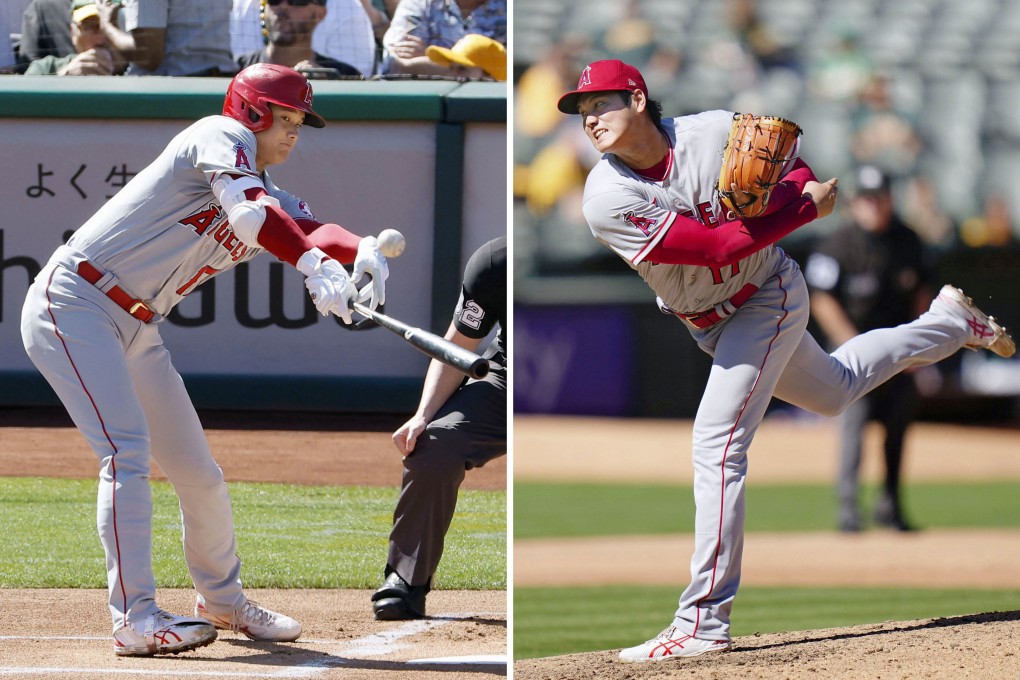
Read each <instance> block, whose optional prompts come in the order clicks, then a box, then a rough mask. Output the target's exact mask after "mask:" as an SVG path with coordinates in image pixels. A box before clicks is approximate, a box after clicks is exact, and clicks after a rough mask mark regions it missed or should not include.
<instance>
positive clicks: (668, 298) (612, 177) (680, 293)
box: [584, 111, 781, 312]
mask: <svg viewBox="0 0 1020 680" xmlns="http://www.w3.org/2000/svg"><path fill="white" fill-rule="evenodd" d="M732 123H733V113H732V112H729V111H707V112H705V113H700V114H697V115H693V116H683V117H680V118H673V119H667V120H664V121H663V128H662V129H663V131H664V132H665V134H666V136H667V138H668V140H669V143H670V146H671V147H672V163H671V164H670V167H669V169H668V171H667V176H666V179H665V180H664V181H662V182H649V181H648V180H645V179H642V178H641V177H640V176H639V175H638V174H637V173H635V172H634V171H633V170H632V169H631V168H628V167H627V166H626V165H624V164H623V163H621V162H620V161H619V160H617V158H616V156H614V155H612V154H607V155H606V156H605V157H604V158H603V159H602V160H601V161H600V162H599V163H598V165H596V166H595V168H594V169H593V170H592V171H591V173H590V174H589V175H588V181H587V182H586V183H585V187H584V216H585V218H586V219H587V220H588V224H589V225H590V226H591V230H592V233H593V234H594V235H595V238H596V239H598V240H599V241H600V242H602V243H603V244H605V245H606V246H608V247H609V248H611V249H612V250H613V251H614V252H615V253H616V254H617V255H619V256H620V257H622V258H623V259H624V260H626V261H627V263H628V264H630V266H631V267H633V268H634V269H635V270H636V271H637V273H638V274H640V275H641V278H643V279H644V280H645V281H646V282H647V283H648V285H649V287H650V288H651V289H652V290H653V291H655V294H656V295H658V296H659V297H660V298H661V299H662V300H663V302H665V303H666V305H668V306H669V307H670V308H672V309H675V310H677V311H681V312H697V311H700V310H703V309H706V308H708V307H711V306H713V305H715V304H717V303H720V302H722V301H724V300H727V299H729V298H731V297H732V296H733V295H734V293H736V292H737V291H738V290H740V289H741V288H742V287H743V286H744V285H745V284H747V283H754V284H755V285H758V286H760V285H761V284H762V283H763V282H764V281H765V279H767V278H768V277H769V276H771V271H772V269H773V268H774V267H775V266H776V263H777V262H778V260H779V259H780V257H781V256H780V254H779V253H778V252H777V249H776V248H775V247H774V246H769V247H767V248H765V249H763V250H760V251H758V252H756V253H754V254H753V255H750V256H749V257H746V258H744V259H743V260H741V261H740V262H739V263H737V264H735V265H731V266H726V267H721V268H719V269H713V268H708V267H697V266H693V265H663V264H655V263H652V262H649V261H647V260H646V259H645V256H646V255H647V254H648V253H649V251H651V250H652V249H653V248H654V247H655V246H656V245H657V244H658V243H659V241H661V240H662V238H663V237H664V236H665V235H666V232H667V230H668V229H669V226H670V224H671V221H672V219H673V216H674V215H676V214H679V215H682V216H684V217H692V218H695V219H698V220H700V221H702V222H703V223H704V224H705V225H706V227H707V228H712V226H714V225H716V224H718V223H719V222H720V221H722V220H723V219H725V215H726V209H725V208H724V207H723V205H722V203H721V202H720V201H719V192H718V191H717V189H716V185H717V183H718V181H719V167H720V165H721V163H722V150H723V147H725V146H726V139H727V137H728V136H729V133H730V126H731V124H732Z"/></svg>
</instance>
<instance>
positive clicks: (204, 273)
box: [177, 265, 219, 295]
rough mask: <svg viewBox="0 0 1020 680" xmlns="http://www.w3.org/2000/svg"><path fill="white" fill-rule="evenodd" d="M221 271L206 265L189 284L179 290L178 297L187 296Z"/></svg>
mask: <svg viewBox="0 0 1020 680" xmlns="http://www.w3.org/2000/svg"><path fill="white" fill-rule="evenodd" d="M218 271H219V269H215V268H213V267H210V266H208V265H206V266H205V267H202V268H201V269H199V270H198V273H197V274H195V275H194V276H192V277H191V279H189V280H188V282H187V283H185V284H184V285H183V286H181V287H180V288H178V289H177V294H178V295H187V294H188V293H190V292H191V291H193V290H195V288H196V287H197V286H198V284H200V283H202V282H203V281H205V280H206V279H208V278H209V277H211V276H215V275H216V272H218Z"/></svg>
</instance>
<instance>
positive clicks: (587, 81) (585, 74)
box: [577, 66, 591, 90]
mask: <svg viewBox="0 0 1020 680" xmlns="http://www.w3.org/2000/svg"><path fill="white" fill-rule="evenodd" d="M590 85H591V66H585V67H584V70H583V71H581V78H580V79H579V80H578V81H577V89H579V90H580V89H582V88H584V87H585V86H590Z"/></svg>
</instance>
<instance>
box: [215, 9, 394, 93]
mask: <svg viewBox="0 0 1020 680" xmlns="http://www.w3.org/2000/svg"><path fill="white" fill-rule="evenodd" d="M310 1H311V0H296V2H289V1H288V0H273V2H275V5H274V6H277V7H279V6H282V5H289V6H290V7H294V8H302V7H305V6H306V5H308V4H309V2H310ZM367 2H368V0H326V16H325V18H324V19H322V21H321V22H319V24H318V25H317V26H316V27H315V30H313V31H312V50H314V51H315V52H316V53H317V54H321V55H323V56H326V57H328V58H330V59H333V60H335V61H338V62H340V63H343V64H348V65H350V66H352V67H353V68H355V69H357V71H358V72H359V73H360V74H361V75H363V76H366V77H367V76H370V75H372V74H373V73H375V70H376V68H375V67H376V62H377V56H378V55H377V49H378V46H377V42H376V38H375V36H374V34H373V19H372V18H370V16H369V14H368V12H367V10H366V3H367ZM232 3H233V6H232V8H231V10H230V51H231V53H232V54H233V56H234V59H240V58H241V57H243V56H244V55H246V54H250V53H251V52H257V51H259V50H261V49H262V48H264V47H266V46H267V45H268V44H269V27H268V26H267V25H266V14H267V10H268V8H269V6H270V4H271V3H270V2H269V1H268V0H232ZM377 18H378V17H377Z"/></svg>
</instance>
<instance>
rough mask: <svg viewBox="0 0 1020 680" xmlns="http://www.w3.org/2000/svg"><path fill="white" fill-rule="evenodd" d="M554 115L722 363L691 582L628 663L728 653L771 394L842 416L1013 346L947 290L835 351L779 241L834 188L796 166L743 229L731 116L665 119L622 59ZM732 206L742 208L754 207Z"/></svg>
mask: <svg viewBox="0 0 1020 680" xmlns="http://www.w3.org/2000/svg"><path fill="white" fill-rule="evenodd" d="M559 109H560V111H562V112H563V113H568V114H580V116H581V124H582V126H583V129H584V131H585V134H586V135H587V136H588V139H589V141H590V142H591V143H592V145H593V146H594V147H595V148H596V149H597V150H598V151H600V152H602V153H603V154H604V155H603V157H602V159H601V161H600V162H599V163H598V164H597V165H596V166H595V167H594V168H593V169H592V171H591V173H590V174H589V175H588V179H587V182H586V184H585V190H584V199H583V200H584V203H583V210H584V215H585V218H586V219H587V221H588V224H589V226H590V227H591V231H592V234H593V235H594V236H595V238H596V239H598V240H599V241H600V242H601V243H603V244H604V245H605V246H606V247H608V248H609V249H610V250H612V251H613V252H615V253H616V254H617V255H619V256H620V257H621V258H623V259H624V260H625V261H626V262H628V263H629V264H630V266H631V267H632V268H633V269H634V270H635V271H636V272H637V273H638V274H639V275H640V276H641V277H642V278H643V279H644V280H645V282H646V283H647V284H648V285H649V287H650V288H651V289H652V291H654V293H655V295H656V296H657V297H658V300H659V305H660V307H661V308H662V309H663V311H666V312H668V313H671V314H674V315H676V316H677V317H679V318H680V319H682V320H683V322H684V323H685V324H686V325H687V327H688V329H689V331H690V333H691V336H692V337H693V338H694V340H695V341H696V342H697V343H698V346H699V347H701V348H702V349H703V350H704V351H705V352H707V353H708V354H709V355H710V356H711V357H712V359H713V364H712V369H711V372H710V375H709V378H708V383H707V385H706V387H705V392H704V395H703V397H702V401H701V405H700V407H699V409H698V413H697V416H696V418H695V421H694V441H693V447H692V453H693V460H694V472H695V474H694V498H695V502H696V506H697V511H696V516H695V527H694V528H695V546H694V554H693V557H692V558H691V574H692V578H691V583H690V585H689V586H688V587H687V589H686V590H685V591H684V593H683V594H682V595H681V597H680V601H679V607H678V609H677V610H676V612H675V614H674V618H673V620H672V621H671V622H670V624H669V626H667V628H666V630H664V631H663V632H662V633H661V634H660V635H659V636H657V637H656V638H654V639H652V640H649V641H648V642H646V643H644V644H641V645H637V646H635V647H631V648H628V649H624V650H623V651H622V652H621V653H620V658H621V659H622V660H624V661H655V660H661V659H667V658H675V657H678V656H694V655H698V654H704V653H707V652H714V651H723V650H726V649H729V647H730V642H729V640H730V611H731V608H732V606H733V600H734V598H735V597H736V594H737V586H738V583H739V581H740V566H741V557H742V550H743V535H744V478H745V475H746V473H747V455H748V452H749V449H750V447H751V441H752V439H753V437H754V434H755V432H756V431H757V429H758V426H759V424H760V423H761V420H762V417H763V416H764V414H765V408H766V407H767V406H768V404H769V402H770V401H771V399H772V397H773V396H775V397H778V398H780V399H782V400H784V401H786V402H789V403H791V404H794V405H796V406H799V407H801V408H804V409H807V410H809V411H813V412H815V413H820V414H824V415H835V414H838V413H840V412H841V411H842V410H843V409H845V408H846V407H847V405H849V404H850V403H852V402H854V401H855V400H857V399H858V398H859V397H861V396H862V395H864V394H866V393H867V392H869V391H870V390H872V389H874V388H875V387H877V386H878V385H880V384H881V383H883V382H885V381H886V380H888V379H889V378H890V377H892V376H893V375H895V374H897V373H899V372H901V371H903V370H904V369H906V368H908V367H911V366H919V365H923V364H930V363H933V362H936V361H939V360H941V359H944V358H946V357H948V356H950V355H952V354H953V353H955V352H956V351H958V350H959V349H960V348H962V347H969V348H975V349H976V348H986V349H990V350H991V351H993V352H995V353H996V354H1000V355H1002V356H1009V355H1011V354H1013V352H1014V351H1015V346H1014V344H1013V340H1012V339H1011V338H1010V337H1009V335H1008V334H1007V333H1006V332H1005V329H1003V328H1002V327H1000V326H999V325H998V324H997V323H996V322H995V320H994V319H992V318H991V317H988V316H986V315H985V314H984V313H983V312H982V311H981V310H979V309H978V308H977V307H976V306H975V305H974V304H973V302H972V301H971V300H970V299H969V298H967V297H966V296H964V295H963V294H962V293H961V292H960V291H959V290H957V289H956V288H953V287H952V286H946V287H944V288H943V289H942V292H941V293H940V294H939V296H938V298H936V299H935V300H934V301H933V302H932V303H931V307H930V309H929V311H928V312H926V313H925V314H923V315H922V316H921V317H920V318H918V319H917V320H915V321H913V322H912V323H909V324H905V325H902V326H898V327H896V328H884V329H879V330H875V331H871V332H868V333H865V334H863V335H859V336H857V337H856V338H854V339H852V340H850V341H849V342H847V343H846V344H844V345H843V346H842V347H840V348H839V349H837V350H836V351H835V352H833V353H832V354H828V353H826V352H825V351H824V350H823V349H822V348H821V347H820V346H819V345H818V343H817V342H815V339H814V338H813V337H811V335H810V334H808V333H807V332H806V328H807V323H808V316H809V306H808V293H807V287H806V285H805V283H804V278H803V276H802V275H801V272H800V267H798V266H797V263H796V262H794V261H793V260H792V259H791V258H790V257H788V256H787V255H786V254H785V253H784V252H783V251H782V250H781V249H780V248H778V247H776V245H775V243H776V241H778V240H779V239H780V238H782V237H783V236H784V235H786V234H788V233H790V232H792V231H793V230H795V229H797V228H798V227H800V226H802V225H804V224H807V223H808V222H810V221H812V220H814V219H816V218H817V217H821V216H825V215H827V214H829V213H830V212H831V211H832V210H833V207H834V205H835V201H836V196H837V193H836V186H837V181H836V179H835V178H833V179H830V180H829V181H827V182H818V181H817V180H816V178H815V177H814V174H813V173H812V172H811V169H810V168H809V167H808V166H807V165H805V164H804V163H803V162H800V161H797V162H794V161H793V160H792V159H791V160H790V161H789V162H788V163H787V167H784V168H783V174H782V178H781V181H780V183H779V184H778V186H775V187H774V188H773V189H772V192H771V196H770V198H769V202H768V206H767V209H766V210H765V211H764V214H763V215H762V216H760V217H756V218H753V219H750V218H739V219H738V218H737V217H736V216H735V215H733V214H732V213H730V212H729V211H728V210H727V209H726V207H725V206H724V205H723V203H722V202H721V200H720V194H719V188H718V182H719V177H720V167H721V163H722V155H723V154H722V152H723V149H724V148H725V146H726V143H727V139H728V137H729V134H730V131H731V127H732V121H733V120H734V113H733V112H731V111H708V112H704V113H699V114H696V115H689V116H682V117H678V118H666V119H661V107H660V105H659V104H658V102H656V101H654V100H652V99H651V98H650V97H649V94H648V89H647V87H646V86H645V83H644V79H643V78H642V77H641V74H640V73H639V72H638V71H637V69H635V68H634V67H632V66H629V65H628V64H624V63H623V62H620V61H599V62H595V63H592V64H590V65H589V66H588V67H587V68H586V69H585V71H584V73H583V74H582V77H581V80H580V81H579V83H578V87H577V89H576V90H574V91H572V92H568V93H567V94H565V95H563V97H562V98H561V99H560V101H559ZM732 198H733V200H734V201H735V202H736V203H738V204H741V205H743V204H745V203H746V196H744V195H738V194H736V193H734V195H733V196H732Z"/></svg>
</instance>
